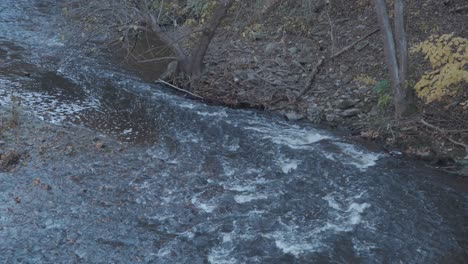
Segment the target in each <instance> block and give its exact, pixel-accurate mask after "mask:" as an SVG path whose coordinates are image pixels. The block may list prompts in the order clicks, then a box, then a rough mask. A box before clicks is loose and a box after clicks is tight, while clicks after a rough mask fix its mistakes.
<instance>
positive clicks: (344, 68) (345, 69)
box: [340, 64, 349, 73]
mask: <svg viewBox="0 0 468 264" xmlns="http://www.w3.org/2000/svg"><path fill="white" fill-rule="evenodd" d="M340 71H341V72H343V73H345V72H347V71H349V66H346V65H344V64H342V65H340Z"/></svg>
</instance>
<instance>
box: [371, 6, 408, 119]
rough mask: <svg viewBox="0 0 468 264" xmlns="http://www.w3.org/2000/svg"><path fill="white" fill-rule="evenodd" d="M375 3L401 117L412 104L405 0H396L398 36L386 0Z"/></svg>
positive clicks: (396, 111)
mask: <svg viewBox="0 0 468 264" xmlns="http://www.w3.org/2000/svg"><path fill="white" fill-rule="evenodd" d="M374 3H375V8H376V13H377V19H378V21H379V24H380V28H381V31H382V38H383V42H384V53H385V58H386V61H387V68H388V71H389V73H390V78H391V81H392V86H393V91H394V105H395V117H396V118H398V119H399V118H401V117H402V116H404V115H406V114H407V112H408V108H409V104H410V100H409V97H408V91H407V90H408V89H407V85H406V75H407V68H408V66H407V65H408V48H407V41H406V33H405V25H404V9H403V1H402V0H395V37H396V38H394V36H393V31H392V28H391V25H390V18H389V16H388V12H387V6H386V4H385V0H374ZM395 44H396V45H395Z"/></svg>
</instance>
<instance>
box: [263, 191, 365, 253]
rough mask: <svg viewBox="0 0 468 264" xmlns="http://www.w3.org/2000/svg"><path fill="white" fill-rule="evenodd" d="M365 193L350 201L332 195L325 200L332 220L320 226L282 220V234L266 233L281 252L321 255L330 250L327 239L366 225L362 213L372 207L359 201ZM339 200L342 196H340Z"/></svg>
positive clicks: (321, 223)
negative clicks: (327, 249)
mask: <svg viewBox="0 0 468 264" xmlns="http://www.w3.org/2000/svg"><path fill="white" fill-rule="evenodd" d="M362 195H363V194H362V193H361V194H358V195H355V196H352V197H349V198H342V199H341V200H343V201H341V200H340V201H337V199H338V198H337V197H335V196H334V195H332V194H329V195H326V196H325V197H323V199H324V200H326V201H327V203H328V206H329V208H330V210H329V215H328V219H323V220H320V222H317V223H316V224H317V225H316V226H313V223H310V224H311V226H307V225H308V223H299V224H296V223H295V222H294V220H291V222H288V223H283V221H282V219H281V218H279V220H278V222H279V223H280V224H281V228H280V230H278V231H275V232H272V233H268V234H265V235H264V236H265V237H267V238H271V239H273V240H274V241H275V245H276V247H277V248H278V249H280V250H281V251H283V252H284V253H288V254H292V255H294V256H296V257H298V256H300V255H303V254H306V253H312V252H320V251H323V250H325V249H326V248H327V244H326V242H325V241H326V240H327V238H330V237H332V236H335V235H336V233H343V232H350V231H352V230H353V229H354V228H355V227H356V226H357V225H361V224H363V223H364V221H363V220H362V214H363V213H364V211H365V210H366V209H367V208H369V207H370V204H368V203H365V202H364V203H359V202H357V201H356V199H358V198H360V197H361V196H362ZM338 197H339V195H338Z"/></svg>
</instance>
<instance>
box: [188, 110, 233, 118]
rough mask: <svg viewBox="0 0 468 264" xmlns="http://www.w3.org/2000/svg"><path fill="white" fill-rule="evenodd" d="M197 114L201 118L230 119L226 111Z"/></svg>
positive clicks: (199, 112)
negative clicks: (216, 117)
mask: <svg viewBox="0 0 468 264" xmlns="http://www.w3.org/2000/svg"><path fill="white" fill-rule="evenodd" d="M195 113H197V114H199V115H201V116H218V117H228V114H227V113H226V111H225V110H221V111H214V112H202V111H195Z"/></svg>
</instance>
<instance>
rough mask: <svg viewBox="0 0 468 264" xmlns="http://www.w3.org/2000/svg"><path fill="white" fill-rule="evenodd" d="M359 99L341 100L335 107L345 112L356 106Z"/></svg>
mask: <svg viewBox="0 0 468 264" xmlns="http://www.w3.org/2000/svg"><path fill="white" fill-rule="evenodd" d="M359 101H361V100H359V99H341V100H338V101H336V102H335V107H337V108H339V109H341V110H345V109H348V108H351V107H353V106H355V105H356V104H357V103H359Z"/></svg>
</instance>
